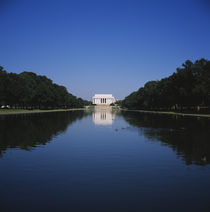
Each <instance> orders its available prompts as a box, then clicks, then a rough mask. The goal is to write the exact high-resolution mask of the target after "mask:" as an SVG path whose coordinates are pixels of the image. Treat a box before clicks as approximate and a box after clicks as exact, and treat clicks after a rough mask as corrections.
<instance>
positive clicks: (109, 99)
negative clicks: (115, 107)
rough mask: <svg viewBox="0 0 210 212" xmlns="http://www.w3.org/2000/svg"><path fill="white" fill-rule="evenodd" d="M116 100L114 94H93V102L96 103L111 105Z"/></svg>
mask: <svg viewBox="0 0 210 212" xmlns="http://www.w3.org/2000/svg"><path fill="white" fill-rule="evenodd" d="M115 102H116V100H115V98H114V97H113V96H112V94H95V95H94V96H93V104H96V105H110V104H112V103H115Z"/></svg>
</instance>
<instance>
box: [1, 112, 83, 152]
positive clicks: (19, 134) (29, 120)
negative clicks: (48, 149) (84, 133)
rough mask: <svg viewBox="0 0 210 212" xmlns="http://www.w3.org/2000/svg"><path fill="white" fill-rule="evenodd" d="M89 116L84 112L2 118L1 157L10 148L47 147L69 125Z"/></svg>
mask: <svg viewBox="0 0 210 212" xmlns="http://www.w3.org/2000/svg"><path fill="white" fill-rule="evenodd" d="M84 115H87V114H86V113H85V112H84V111H70V112H65V113H64V112H62V113H46V114H26V115H17V116H2V117H0V156H2V154H3V152H4V151H5V150H7V149H8V148H21V149H25V150H30V149H32V148H33V147H36V146H37V145H45V144H46V143H47V142H50V141H51V140H52V138H53V137H54V136H56V135H59V134H60V133H62V132H64V131H65V130H66V129H67V127H68V125H70V124H72V123H73V122H74V121H76V120H77V119H81V118H82V117H83V116H84Z"/></svg>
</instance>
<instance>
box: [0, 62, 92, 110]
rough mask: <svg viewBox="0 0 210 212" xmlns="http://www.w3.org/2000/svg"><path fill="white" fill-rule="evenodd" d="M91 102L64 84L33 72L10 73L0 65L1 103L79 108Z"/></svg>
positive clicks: (45, 107)
mask: <svg viewBox="0 0 210 212" xmlns="http://www.w3.org/2000/svg"><path fill="white" fill-rule="evenodd" d="M87 104H89V102H88V101H86V100H83V99H82V98H77V97H76V96H74V95H72V94H71V93H69V92H68V91H67V89H66V88H65V87H64V86H61V85H57V84H55V83H53V81H52V80H51V79H49V78H47V77H46V76H40V75H37V74H35V73H33V72H22V73H20V74H16V73H8V72H7V71H5V70H4V68H3V67H2V66H0V105H9V106H10V107H12V108H22V109H56V108H79V107H83V106H84V105H87Z"/></svg>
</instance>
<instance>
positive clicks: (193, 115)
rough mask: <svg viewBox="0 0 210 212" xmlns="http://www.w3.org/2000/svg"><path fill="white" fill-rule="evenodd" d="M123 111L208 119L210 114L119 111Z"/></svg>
mask: <svg viewBox="0 0 210 212" xmlns="http://www.w3.org/2000/svg"><path fill="white" fill-rule="evenodd" d="M121 110H123V111H131V112H132V111H133V112H140V113H154V114H165V115H178V116H191V117H202V118H210V114H199V113H180V112H172V111H150V110H130V109H121Z"/></svg>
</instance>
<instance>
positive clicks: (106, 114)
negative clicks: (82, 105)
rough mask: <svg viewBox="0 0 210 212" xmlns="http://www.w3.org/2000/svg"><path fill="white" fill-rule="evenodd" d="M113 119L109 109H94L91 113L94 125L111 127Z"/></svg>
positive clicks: (113, 115) (113, 116)
mask: <svg viewBox="0 0 210 212" xmlns="http://www.w3.org/2000/svg"><path fill="white" fill-rule="evenodd" d="M114 119H115V114H114V113H112V110H111V108H110V107H101V106H100V107H97V106H96V107H95V110H94V112H93V122H94V123H95V124H96V125H112V124H113V121H114Z"/></svg>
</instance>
